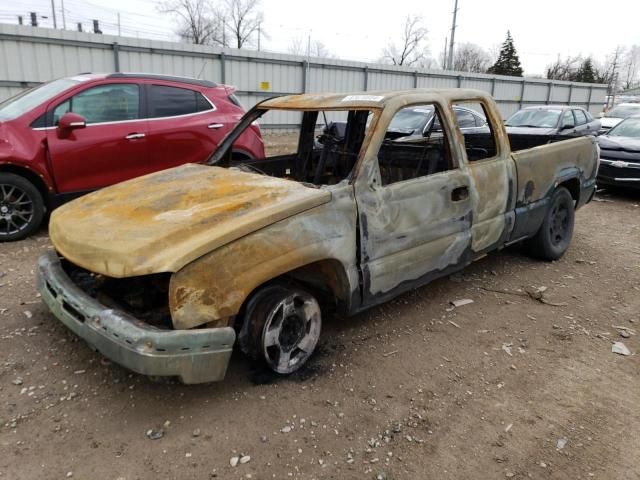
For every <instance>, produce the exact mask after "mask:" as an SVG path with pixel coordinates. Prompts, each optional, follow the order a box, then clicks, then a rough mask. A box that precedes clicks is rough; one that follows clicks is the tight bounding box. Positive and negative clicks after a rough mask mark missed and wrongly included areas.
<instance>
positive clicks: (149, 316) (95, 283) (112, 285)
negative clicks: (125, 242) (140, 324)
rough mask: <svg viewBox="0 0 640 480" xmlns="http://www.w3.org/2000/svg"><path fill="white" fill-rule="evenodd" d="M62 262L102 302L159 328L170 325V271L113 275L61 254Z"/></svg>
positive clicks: (75, 278) (169, 327)
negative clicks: (95, 270)
mask: <svg viewBox="0 0 640 480" xmlns="http://www.w3.org/2000/svg"><path fill="white" fill-rule="evenodd" d="M61 263H62V268H63V270H64V271H65V272H66V273H67V275H69V278H70V279H71V280H72V281H73V283H74V284H75V285H76V286H77V287H79V288H80V289H81V290H82V291H83V292H85V293H86V294H87V295H89V296H91V297H93V298H95V299H96V300H98V301H99V302H100V303H102V304H103V305H105V306H107V307H110V308H113V309H116V310H120V311H123V312H125V313H128V314H129V315H131V316H133V317H135V318H137V319H139V320H142V321H144V322H146V323H148V324H149V325H153V326H155V327H158V328H166V329H171V328H173V324H172V322H171V313H170V311H169V303H168V299H169V280H170V279H171V274H170V273H155V274H152V275H142V276H138V277H130V278H112V277H107V276H105V275H100V274H97V273H93V272H90V271H88V270H85V269H84V268H81V267H79V266H77V265H74V264H73V263H71V262H69V261H68V260H66V259H64V258H63V259H62V260H61Z"/></svg>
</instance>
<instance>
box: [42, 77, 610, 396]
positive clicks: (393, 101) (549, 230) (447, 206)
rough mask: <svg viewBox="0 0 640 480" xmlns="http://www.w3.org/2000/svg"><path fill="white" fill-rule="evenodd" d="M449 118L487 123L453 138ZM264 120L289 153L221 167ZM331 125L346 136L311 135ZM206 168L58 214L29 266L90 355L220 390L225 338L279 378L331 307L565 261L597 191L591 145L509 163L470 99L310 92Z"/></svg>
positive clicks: (262, 107)
mask: <svg viewBox="0 0 640 480" xmlns="http://www.w3.org/2000/svg"><path fill="white" fill-rule="evenodd" d="M458 107H464V108H467V109H471V110H473V111H475V112H477V113H478V114H479V115H481V116H482V117H484V118H486V121H487V127H488V128H482V129H470V130H466V131H465V130H464V129H462V130H461V129H460V127H459V125H458V120H457V118H456V114H455V109H456V108H458ZM416 108H418V109H422V110H424V111H430V112H433V113H434V115H432V116H431V118H432V121H431V122H430V123H429V124H428V125H426V126H421V127H420V129H421V133H420V138H419V139H418V138H416V135H415V134H413V133H412V140H411V141H410V142H403V141H398V138H397V136H395V135H394V136H392V138H390V136H389V135H387V130H388V128H389V125H390V124H391V123H392V121H393V119H394V117H396V116H397V115H401V116H406V109H413V110H415V109H416ZM270 115H272V116H273V118H275V119H277V120H279V122H280V123H288V124H289V125H299V132H298V136H297V138H296V140H295V142H291V143H292V148H291V149H290V151H279V152H278V154H277V155H272V156H269V155H267V156H266V158H263V159H259V160H255V161H251V162H247V161H241V160H238V159H236V158H234V156H233V151H234V148H233V145H234V142H236V141H237V139H238V138H239V137H240V135H241V134H242V132H243V131H244V130H245V129H246V128H249V127H250V125H251V124H252V123H253V122H256V121H257V120H259V119H261V118H262V120H261V121H263V122H267V121H268V120H267V119H268V117H269V116H270ZM330 121H336V122H338V121H340V122H346V127H345V130H344V132H342V134H341V135H339V136H338V137H335V138H332V137H331V132H330V131H327V130H325V131H324V133H322V134H321V137H322V138H320V139H319V140H318V141H316V137H317V136H318V134H319V132H321V131H322V128H321V127H322V126H323V125H326V124H328V123H329V122H330ZM436 122H437V125H438V128H437V131H435V130H436V128H434V124H436ZM318 143H320V145H322V148H320V149H319V148H318V147H317V145H318ZM207 163H208V164H207V165H184V166H181V167H177V168H174V169H170V170H166V171H163V172H159V173H154V174H151V175H147V176H144V177H140V178H138V179H134V180H130V181H127V182H124V183H121V184H118V185H115V186H112V187H109V188H105V189H104V190H101V191H98V192H95V193H93V194H90V195H87V196H85V197H83V198H81V199H79V200H76V201H74V202H71V203H69V204H67V205H65V206H63V207H61V208H59V209H58V210H56V211H55V212H53V214H52V216H51V222H50V226H49V234H50V236H51V241H52V243H53V245H54V247H55V251H54V252H51V253H49V254H47V255H44V256H43V257H41V258H40V260H39V265H38V288H39V291H40V293H41V295H42V298H43V300H44V302H46V304H47V305H48V306H49V308H50V309H51V311H52V312H53V313H54V314H55V316H57V317H58V318H59V319H60V320H61V321H62V322H63V323H64V324H65V325H66V326H67V327H69V328H70V329H71V330H73V331H74V332H75V333H76V334H77V335H79V336H80V337H82V338H83V339H84V340H86V341H87V343H88V344H89V345H91V346H92V347H93V348H95V349H97V350H99V351H100V352H102V353H103V354H104V355H105V356H106V357H108V358H110V359H111V360H113V361H115V362H117V363H119V364H121V365H124V366H125V367H127V368H129V369H131V370H134V371H136V372H139V373H142V374H146V375H150V376H174V377H179V378H180V379H181V380H182V381H183V382H185V383H198V382H209V381H216V380H221V379H223V378H224V375H225V372H226V368H227V364H228V362H229V358H230V356H231V352H232V349H233V348H234V345H235V344H237V345H238V347H239V348H240V349H241V350H242V351H244V352H245V353H246V354H248V355H250V356H251V357H253V358H255V359H256V360H257V361H259V362H262V363H263V364H265V365H266V366H268V367H269V368H271V369H272V370H274V371H275V372H278V373H281V374H288V373H291V372H293V371H295V370H297V369H298V368H300V367H301V366H302V365H303V364H304V363H305V362H306V361H307V360H308V359H309V357H310V355H311V354H312V352H313V351H314V348H315V347H316V344H317V342H318V339H319V337H320V331H321V324H322V318H323V316H324V315H326V312H330V311H332V310H335V309H337V310H339V311H342V312H345V313H347V314H354V313H356V312H359V311H362V310H364V309H366V308H369V307H371V306H373V305H376V304H379V303H381V302H384V301H386V300H389V299H390V298H392V297H394V296H396V295H398V294H399V293H401V292H404V291H406V290H409V289H413V288H416V287H419V286H421V285H424V284H426V283H428V282H429V281H431V280H433V279H435V278H438V277H442V276H443V275H448V274H451V273H452V272H455V271H457V270H460V269H462V268H463V267H464V266H465V265H468V264H469V263H470V262H472V261H474V260H477V259H479V258H481V257H483V256H484V255H485V254H486V253H487V252H490V251H492V250H496V249H500V248H502V247H504V246H506V245H509V244H513V243H516V242H526V246H527V248H528V250H529V251H530V252H531V253H532V254H533V255H535V256H537V257H539V258H541V259H545V260H555V259H558V258H560V257H561V256H562V255H563V254H564V252H565V250H566V249H567V248H568V246H569V243H570V241H571V237H572V233H573V224H574V211H575V210H576V209H577V208H579V207H581V206H582V205H584V204H585V203H587V202H588V201H589V200H590V199H591V198H592V196H593V194H594V190H595V178H596V171H597V146H596V145H595V143H594V140H593V139H592V138H587V137H585V138H578V139H572V140H567V141H563V142H558V143H554V144H549V145H543V146H539V147H534V148H531V149H528V150H522V151H519V152H511V151H510V146H509V140H508V138H507V134H506V133H505V130H504V127H503V125H502V121H501V120H500V116H499V113H498V110H497V108H496V105H495V103H494V101H493V100H492V99H491V97H490V96H488V95H487V94H485V93H483V92H480V91H474V90H458V89H454V90H409V91H392V92H366V93H361V94H343V95H336V94H327V95H314V94H306V95H293V96H285V97H279V98H273V99H269V100H266V101H264V102H262V103H260V104H258V105H257V106H255V107H254V108H253V109H252V110H250V111H249V112H248V113H247V114H246V115H245V117H244V118H243V119H242V120H241V122H240V123H239V124H238V126H237V128H235V130H233V131H231V132H230V133H229V134H228V135H227V137H226V138H225V139H224V140H223V141H222V143H221V144H220V146H219V148H218V149H217V150H216V151H215V152H214V153H213V154H212V156H211V157H210V159H209V160H208V162H207Z"/></svg>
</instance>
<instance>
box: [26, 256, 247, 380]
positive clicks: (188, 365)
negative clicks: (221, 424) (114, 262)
mask: <svg viewBox="0 0 640 480" xmlns="http://www.w3.org/2000/svg"><path fill="white" fill-rule="evenodd" d="M37 284H38V291H39V292H40V295H41V296H42V299H43V301H44V302H45V303H46V304H47V306H48V307H49V309H50V310H51V312H52V313H53V314H54V315H55V316H56V317H57V318H58V319H59V320H60V321H61V322H62V323H64V324H65V325H66V326H67V327H68V328H69V329H70V330H72V331H73V332H74V333H75V334H76V335H78V336H79V337H81V338H82V339H84V340H85V341H86V342H87V343H88V344H89V345H90V346H91V347H92V348H94V349H95V350H98V351H99V352H100V353H102V354H103V355H104V356H105V357H107V358H109V359H110V360H112V361H113V362H115V363H118V364H120V365H122V366H124V367H126V368H128V369H129V370H133V371H134V372H138V373H141V374H143V375H150V376H172V377H179V378H180V380H181V381H182V382H184V383H204V382H215V381H218V380H222V379H223V378H224V375H225V373H226V370H227V365H228V363H229V358H230V357H231V351H232V349H233V344H234V342H235V337H236V334H235V331H234V330H233V328H231V327H223V328H202V329H195V330H162V329H159V328H156V327H153V326H151V325H148V324H146V323H144V322H142V321H140V320H138V319H136V318H134V317H132V316H131V315H129V314H127V313H126V312H123V311H118V310H115V309H111V308H109V307H106V306H105V305H102V304H101V303H100V302H99V301H97V300H96V299H95V298H93V297H91V296H89V295H88V294H87V293H85V292H84V291H82V290H81V289H80V288H79V287H78V286H77V285H75V284H74V283H73V282H72V281H71V279H70V278H69V276H68V275H67V274H66V272H65V271H64V270H63V268H62V266H61V264H60V259H59V258H58V256H57V255H56V254H55V253H54V252H50V253H47V254H45V255H42V256H41V257H40V259H39V260H38V271H37Z"/></svg>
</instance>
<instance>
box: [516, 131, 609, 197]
mask: <svg viewBox="0 0 640 480" xmlns="http://www.w3.org/2000/svg"><path fill="white" fill-rule="evenodd" d="M512 156H513V159H514V161H515V164H516V171H517V176H518V182H517V196H516V199H517V205H518V206H522V205H526V204H529V203H531V202H535V201H537V200H540V199H542V198H544V197H546V196H547V195H548V194H549V193H550V192H551V190H553V189H554V188H555V187H556V185H557V184H558V183H561V182H562V181H563V180H564V179H569V178H577V179H578V180H579V181H580V184H581V185H582V184H583V183H584V182H585V181H587V180H594V179H595V176H596V173H597V169H598V150H597V146H596V141H595V138H593V137H580V138H575V139H571V140H564V141H561V142H555V143H549V144H546V145H540V146H539V147H533V148H529V149H527V150H520V151H518V152H514V153H512Z"/></svg>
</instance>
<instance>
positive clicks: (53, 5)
mask: <svg viewBox="0 0 640 480" xmlns="http://www.w3.org/2000/svg"><path fill="white" fill-rule="evenodd" d="M51 16H52V17H53V28H58V24H57V22H56V3H55V0H51Z"/></svg>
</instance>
